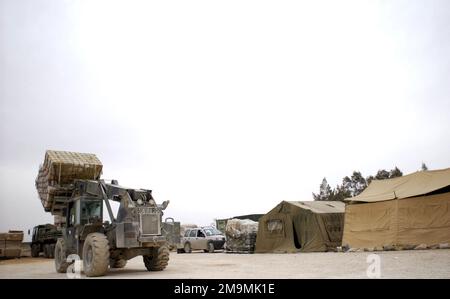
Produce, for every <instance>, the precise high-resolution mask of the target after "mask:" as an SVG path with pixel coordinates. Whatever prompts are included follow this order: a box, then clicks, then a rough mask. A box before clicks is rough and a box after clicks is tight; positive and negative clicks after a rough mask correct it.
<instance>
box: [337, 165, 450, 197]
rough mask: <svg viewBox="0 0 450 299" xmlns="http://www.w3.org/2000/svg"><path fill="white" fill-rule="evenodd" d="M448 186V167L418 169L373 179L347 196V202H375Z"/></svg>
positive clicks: (449, 178)
mask: <svg viewBox="0 0 450 299" xmlns="http://www.w3.org/2000/svg"><path fill="white" fill-rule="evenodd" d="M447 186H450V168H446V169H440V170H431V171H419V172H414V173H411V174H408V175H405V176H402V177H398V178H393V179H387V180H374V181H372V182H371V183H370V184H369V186H368V187H367V188H366V189H365V190H364V191H363V192H362V193H361V194H360V195H358V196H355V197H350V198H347V199H346V201H349V202H377V201H385V200H391V199H395V198H400V199H401V198H408V197H414V196H419V195H424V194H427V193H430V192H433V191H436V190H439V189H442V188H445V187H447Z"/></svg>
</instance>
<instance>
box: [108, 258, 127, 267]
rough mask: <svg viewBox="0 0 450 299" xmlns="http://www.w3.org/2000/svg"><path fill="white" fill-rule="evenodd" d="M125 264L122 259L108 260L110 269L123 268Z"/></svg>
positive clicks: (125, 261)
mask: <svg viewBox="0 0 450 299" xmlns="http://www.w3.org/2000/svg"><path fill="white" fill-rule="evenodd" d="M126 264H127V260H124V259H116V260H114V259H110V260H109V266H110V267H111V268H123V267H125V266H126Z"/></svg>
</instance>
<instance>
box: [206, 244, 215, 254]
mask: <svg viewBox="0 0 450 299" xmlns="http://www.w3.org/2000/svg"><path fill="white" fill-rule="evenodd" d="M214 249H215V248H214V244H213V242H209V243H208V252H209V253H214Z"/></svg>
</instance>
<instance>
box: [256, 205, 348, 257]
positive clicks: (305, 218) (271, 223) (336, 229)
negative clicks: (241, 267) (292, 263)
mask: <svg viewBox="0 0 450 299" xmlns="http://www.w3.org/2000/svg"><path fill="white" fill-rule="evenodd" d="M343 225H344V204H343V203H342V202H317V201H316V202H313V201H308V202H306V201H305V202H291V201H289V202H287V201H283V202H281V203H280V204H278V205H277V206H276V207H275V208H273V209H272V210H271V211H270V212H268V213H267V214H266V215H264V216H262V217H261V218H260V220H259V226H258V234H257V238H256V252H259V253H263V252H273V253H293V252H311V251H326V250H327V249H328V248H330V247H336V246H339V245H340V244H341V240H342V231H343Z"/></svg>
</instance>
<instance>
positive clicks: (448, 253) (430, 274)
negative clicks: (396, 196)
mask: <svg viewBox="0 0 450 299" xmlns="http://www.w3.org/2000/svg"><path fill="white" fill-rule="evenodd" d="M370 254H377V255H378V256H379V257H380V259H379V261H380V274H381V278H450V249H440V250H439V249H438V250H411V251H385V252H352V253H331V252H329V253H298V254H229V253H223V252H216V253H213V254H210V253H203V252H193V253H191V254H177V253H174V252H172V253H171V255H170V262H169V266H168V267H167V268H166V270H164V271H161V272H148V271H146V269H145V267H144V264H143V262H142V258H141V257H137V258H134V259H132V260H130V261H128V264H127V266H126V267H125V268H123V269H113V270H110V271H109V273H108V275H107V276H106V277H107V278H147V279H149V278H150V279H152V278H174V279H177V278H182V279H188V278H200V279H203V278H219V279H221V278H367V274H366V273H367V268H368V266H369V265H373V260H371V261H369V262H367V257H368V256H369V255H370ZM83 277H84V275H83V274H82V278H83ZM0 278H66V275H65V274H58V273H56V272H55V270H54V264H53V260H49V259H45V258H29V257H25V258H21V259H12V260H0Z"/></svg>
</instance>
